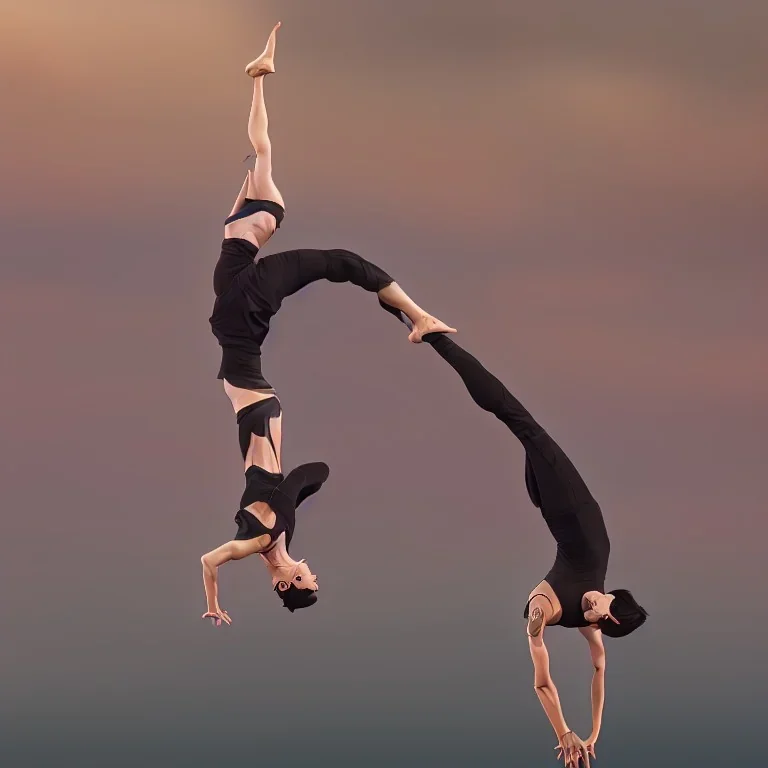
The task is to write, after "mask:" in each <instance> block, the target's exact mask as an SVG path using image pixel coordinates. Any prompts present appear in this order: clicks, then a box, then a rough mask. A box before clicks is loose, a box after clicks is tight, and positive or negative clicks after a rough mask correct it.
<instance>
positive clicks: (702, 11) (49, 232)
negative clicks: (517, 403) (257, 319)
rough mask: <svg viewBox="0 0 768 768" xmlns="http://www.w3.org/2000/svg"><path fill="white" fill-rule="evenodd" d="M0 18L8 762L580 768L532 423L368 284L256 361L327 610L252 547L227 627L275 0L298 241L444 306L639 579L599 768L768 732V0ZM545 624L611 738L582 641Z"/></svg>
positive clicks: (10, 3) (295, 315)
mask: <svg viewBox="0 0 768 768" xmlns="http://www.w3.org/2000/svg"><path fill="white" fill-rule="evenodd" d="M0 14H1V16H2V24H0V72H1V73H2V74H0V95H1V96H2V102H1V103H2V105H3V107H2V112H1V113H0V131H1V133H0V137H1V138H2V152H0V179H2V184H0V238H1V239H0V246H1V248H2V251H1V253H2V258H1V259H0V349H2V359H3V362H4V364H3V366H2V374H1V375H0V387H1V388H2V389H1V390H0V391H1V392H2V399H3V403H4V404H5V407H4V408H3V413H2V440H1V441H0V451H2V454H1V455H0V460H1V461H0V467H1V469H0V472H1V473H2V474H1V475H0V477H1V480H2V489H3V505H2V507H3V514H2V536H0V563H1V564H2V572H3V583H4V586H5V589H4V590H3V610H2V616H3V619H2V627H3V633H2V642H0V649H1V651H0V658H2V684H1V688H2V695H1V696H0V762H2V765H3V766H6V765H7V766H10V767H11V768H27V767H31V766H54V765H55V766H70V765H71V766H77V767H78V768H85V767H86V766H99V767H100V768H102V767H103V766H110V768H112V767H115V768H122V766H131V767H133V766H139V765H141V766H150V767H152V768H153V767H154V766H158V767H160V766H162V768H168V767H170V766H180V767H183V768H196V767H197V766H210V765H217V766H218V765H224V764H228V763H232V762H238V763H242V764H245V763H246V761H248V763H251V762H256V761H259V762H262V761H263V762H264V763H265V764H269V765H271V766H280V767H282V766H286V767H292V766H300V765H302V766H304V765H313V766H325V765H328V766H331V765H333V766H336V767H337V768H344V767H346V766H356V767H357V766H366V768H367V767H368V766H372V767H374V766H387V767H389V766H397V767H398V768H400V767H401V766H402V767H410V766H414V767H418V768H425V767H427V766H440V768H443V767H446V766H457V767H458V766H461V767H462V768H463V767H464V766H473V767H474V766H482V767H483V768H485V767H486V766H488V767H489V768H490V767H494V766H502V765H503V766H508V765H521V766H522V765H526V766H534V765H536V766H539V765H541V766H544V765H552V766H554V765H555V761H554V758H553V757H552V754H553V753H552V749H551V747H552V746H553V745H554V743H555V740H554V737H553V735H552V733H551V729H550V728H549V725H548V724H547V721H546V718H545V716H544V714H543V713H542V711H541V708H540V706H539V704H538V701H537V700H536V697H535V695H534V693H533V691H532V679H533V678H532V671H531V665H530V660H529V658H528V651H527V647H526V641H525V633H524V623H523V621H522V620H521V611H522V607H523V605H524V602H525V598H526V595H527V593H528V590H529V589H530V588H531V587H532V586H533V585H535V584H536V583H537V582H538V581H539V580H540V579H541V577H542V576H543V575H544V574H545V573H546V571H547V570H548V568H549V567H550V565H551V561H552V558H553V556H554V547H553V542H552V541H551V539H550V537H549V535H548V532H547V530H546V527H545V526H544V524H543V522H542V521H541V519H540V516H539V513H538V512H537V511H536V510H535V509H534V508H533V507H532V506H531V505H530V504H529V503H528V500H527V496H526V493H525V488H524V483H523V454H522V449H521V448H520V447H519V445H518V444H517V443H516V442H515V441H514V439H513V438H512V437H511V436H510V435H509V434H508V433H507V432H506V430H505V429H504V428H503V427H502V426H501V425H500V424H498V423H496V422H495V420H494V419H493V418H492V417H490V416H488V415H487V414H483V413H481V412H480V411H478V410H477V408H476V407H475V406H474V405H473V404H472V403H471V401H470V400H469V398H468V397H467V395H466V393H465V391H464V390H463V388H462V386H461V383H460V381H459V380H458V378H457V377H456V376H455V374H454V373H453V372H452V371H450V370H449V369H448V368H447V367H446V366H445V364H444V363H443V362H442V361H441V360H440V359H439V358H438V357H437V356H436V355H434V354H433V353H432V352H431V350H429V349H427V348H423V347H416V346H411V345H409V344H408V343H407V342H406V340H405V338H404V335H403V333H402V331H401V329H400V328H398V327H397V326H396V325H395V323H394V322H392V320H391V318H390V317H389V316H387V315H385V313H383V312H380V311H378V309H377V307H376V304H375V302H374V301H372V300H371V297H370V296H367V295H365V294H364V293H363V292H361V291H358V290H356V289H354V288H353V287H351V286H332V285H326V284H322V285H315V286H312V287H311V288H309V289H307V290H306V291H304V292H303V293H301V294H300V295H297V296H295V297H292V298H291V299H290V300H288V301H286V303H285V304H284V306H283V311H281V313H280V315H279V317H278V318H277V319H276V320H275V322H274V323H273V331H272V333H271V334H270V337H269V339H268V341H267V344H266V347H265V372H266V375H267V377H268V378H269V380H270V381H272V382H273V383H274V384H275V386H276V387H277V388H278V390H279V392H280V395H281V399H282V401H283V405H284V408H285V417H284V463H285V465H286V467H291V466H293V465H295V464H297V463H300V462H303V461H311V460H323V461H326V462H327V463H328V464H329V465H330V466H331V479H330V481H329V483H328V484H327V486H326V487H325V488H324V489H323V492H322V494H320V495H319V496H317V497H315V498H314V499H313V500H312V501H311V502H307V504H306V508H305V507H302V509H301V515H300V527H299V528H298V532H297V536H296V538H295V540H294V545H293V554H294V555H296V556H300V557H306V558H307V559H308V561H309V562H310V564H311V566H312V568H313V570H314V571H315V572H316V573H318V574H319V580H320V584H321V598H320V601H319V603H318V605H317V606H316V607H315V608H313V610H312V611H302V612H299V613H297V614H295V615H293V616H292V615H290V614H288V612H287V611H284V610H282V609H281V608H280V605H279V602H278V601H277V600H276V599H275V598H274V597H273V596H272V595H271V594H270V590H269V585H268V582H267V580H266V578H265V574H264V573H262V572H261V571H263V569H262V567H261V565H260V564H259V563H258V562H257V561H253V562H251V561H246V562H245V563H239V564H233V565H230V566H227V567H226V568H224V569H223V570H222V573H221V576H222V589H223V598H222V603H223V605H224V606H225V607H226V608H227V609H228V610H229V611H230V613H231V614H232V616H233V619H234V622H235V623H234V625H233V627H231V628H227V629H224V630H218V631H215V630H213V629H212V628H211V627H210V626H207V625H204V624H203V623H202V622H201V621H200V615H201V613H202V612H203V609H204V601H203V593H202V585H201V580H200V568H199V559H198V558H199V556H200V555H201V554H202V553H203V552H205V551H207V550H208V549H209V548H211V547H212V546H215V545H217V544H219V543H221V542H222V541H224V540H226V539H227V538H228V537H230V536H231V535H232V533H233V532H234V524H233V522H232V517H233V515H234V512H235V510H236V508H237V502H238V500H239V496H240V492H241V489H242V474H241V465H240V459H239V453H238V450H237V442H236V431H235V424H234V417H233V415H232V413H231V410H230V407H229V403H228V401H227V400H226V398H225V396H224V395H223V393H222V392H221V390H220V385H219V383H218V382H217V381H216V378H215V376H216V372H217V367H218V362H219V351H218V347H217V346H216V343H215V339H214V338H213V336H212V335H211V334H210V331H209V327H208V321H207V319H208V316H209V314H210V309H211V305H212V290H211V284H210V281H211V270H212V267H213V265H214V263H215V260H216V258H217V255H218V245H219V241H220V239H221V221H222V219H223V217H224V216H225V215H226V214H227V213H228V212H229V210H230V207H231V205H232V201H233V199H234V198H235V196H236V194H237V191H238V189H239V187H240V184H241V181H242V176H243V174H244V168H245V166H244V165H242V163H241V161H242V160H243V158H244V157H245V155H246V154H247V152H248V150H249V146H248V142H247V136H246V132H245V123H246V118H247V111H248V105H249V103H250V81H249V80H248V79H247V78H246V77H245V75H243V74H242V68H243V66H244V65H245V63H247V61H248V60H250V58H252V56H253V55H254V54H255V53H258V52H259V51H260V50H261V49H262V46H263V42H264V38H265V36H266V34H267V33H268V31H269V29H270V28H271V25H272V24H273V23H274V22H275V21H277V20H278V19H282V21H283V22H284V27H283V29H282V30H281V32H280V42H279V49H278V58H277V66H278V73H277V74H276V75H275V76H274V77H271V78H269V80H268V81H267V87H266V92H267V103H268V107H269V115H270V130H271V134H272V138H273V147H274V156H275V157H274V166H275V178H276V181H277V183H278V184H279V186H280V188H281V190H282V191H283V194H284V196H285V198H286V201H287V209H288V215H287V218H286V221H285V224H284V226H283V228H282V229H281V230H280V232H279V233H278V235H277V236H276V237H275V238H274V241H273V242H272V243H270V245H269V246H268V250H269V251H273V250H281V249H288V248H293V247H300V246H306V247H343V248H349V249H352V250H355V251H358V252H360V253H361V254H363V255H364V256H366V257H367V258H369V259H371V260H373V261H375V262H377V263H379V264H381V266H382V267H384V268H385V269H386V270H387V271H388V272H390V273H391V274H393V275H394V276H395V278H396V279H397V280H398V281H399V282H400V283H401V284H402V285H403V286H404V287H405V288H406V290H408V291H409V292H410V293H411V294H412V295H413V297H414V298H415V299H416V300H417V301H419V302H420V303H421V304H423V305H424V306H426V307H427V308H428V309H430V310H431V311H433V312H435V313H436V314H439V315H440V316H441V317H443V318H444V319H446V320H447V321H449V322H451V323H452V324H454V325H456V326H457V327H458V328H459V329H460V332H461V333H460V337H459V340H460V341H461V343H463V344H464V345H465V346H466V347H467V348H468V349H469V350H470V351H472V352H473V353H474V354H476V355H477V356H478V357H479V358H480V359H481V360H482V361H483V362H484V363H485V364H486V365H487V366H488V367H489V368H490V369H491V370H492V371H493V372H494V373H496V374H497V375H498V376H499V377H500V378H501V379H503V380H504V381H505V383H506V384H507V385H508V386H509V387H510V389H512V390H513V391H514V392H515V393H516V394H518V395H519V396H520V398H521V399H522V400H523V402H524V403H526V405H527V406H528V407H529V408H530V410H531V411H532V412H533V413H534V415H535V416H537V417H538V419H539V420H540V421H541V422H542V423H543V424H544V425H545V426H546V427H547V429H549V431H550V432H551V433H552V434H553V435H554V436H555V438H556V439H557V440H558V442H559V443H560V444H561V445H562V446H563V447H564V448H565V450H566V451H567V452H568V453H569V455H570V456H571V458H572V459H573V461H574V462H575V464H576V465H577V466H578V467H579V469H580V470H581V472H582V474H583V475H584V477H585V479H586V480H587V482H588V484H589V485H590V488H591V489H592V491H593V493H594V494H595V496H596V497H597V499H598V500H599V502H600V504H601V506H602V508H603V511H604V514H605V517H606V522H607V525H608V530H609V533H610V535H611V539H612V555H611V563H610V566H609V574H608V575H609V578H608V587H612V586H614V587H615V586H629V587H630V588H631V589H632V590H633V591H634V592H635V594H636V595H637V596H638V597H639V599H640V600H641V602H642V603H643V604H644V605H645V606H646V607H647V608H648V609H649V611H650V613H651V619H650V620H649V621H648V623H647V625H646V626H645V627H643V629H642V630H641V631H639V632H637V633H636V634H634V635H632V636H631V637H630V638H628V639H626V640H623V641H610V640H609V641H607V642H606V644H607V650H608V683H607V685H608V692H607V699H608V700H607V706H606V715H605V721H604V730H603V732H602V735H601V739H600V742H599V743H598V757H599V759H598V762H597V764H598V765H600V766H609V767H610V766H621V768H636V767H638V768H639V766H646V765H648V764H653V765H654V766H658V767H659V768H667V767H669V768H673V767H675V768H676V767H677V766H679V765H681V764H683V763H685V764H691V765H697V766H709V765H723V764H724V763H725V764H733V765H736V764H740V763H741V764H743V763H744V762H745V761H746V760H749V759H750V758H752V759H756V758H757V757H758V756H759V755H760V754H762V753H763V752H764V749H763V750H761V751H760V752H759V751H758V749H759V747H760V746H762V742H763V739H762V738H761V732H762V731H761V729H762V727H763V722H762V721H763V719H764V718H763V715H764V712H765V707H766V697H765V688H766V685H768V674H766V671H765V665H764V664H761V665H760V666H759V667H758V666H757V664H758V662H759V661H760V660H762V659H761V657H762V656H764V653H761V651H763V650H764V648H765V636H766V632H768V612H767V611H766V609H765V600H764V598H763V594H762V593H763V591H764V587H765V585H766V566H765V560H766V558H765V542H766V536H768V522H767V520H766V504H765V493H764V490H763V485H764V482H765V475H766V473H765V461H766V448H765V432H766V429H768V355H766V328H768V312H767V311H766V306H765V293H766V286H767V280H768V262H767V261H766V246H767V245H768V224H766V221H768V204H767V203H766V201H767V200H768V153H766V151H765V137H766V135H767V131H768V90H766V87H765V86H766V83H765V73H766V71H768V54H767V53H766V51H768V31H767V30H768V23H767V22H768V9H766V5H765V3H764V2H762V1H760V2H758V1H757V0H754V1H749V0H733V1H732V2H729V3H722V2H714V0H695V1H694V0H664V1H663V2H662V0H646V2H643V3H621V4H616V3H615V2H614V3H610V2H607V0H604V1H603V0H601V1H600V2H597V1H596V0H586V1H585V2H581V3H579V4H578V8H576V6H575V5H574V4H570V5H566V4H565V3H554V2H549V1H548V0H547V1H545V2H537V3H520V2H517V1H514V2H513V0H476V2H472V3H467V2H457V1H456V0H441V2H436V1H432V2H427V1H426V0H409V2H407V3H406V2H400V3H361V2H353V0H332V1H329V2H310V0H303V1H302V2H298V1H297V2H293V3H290V4H287V3H280V4H278V3H277V2H244V1H243V2H236V1H235V0H228V1H226V2H224V1H222V2H216V3H213V2H204V1H203V0H186V1H185V2H183V3H182V2H180V1H179V0H164V2H162V3H154V2H149V0H141V1H140V2H132V3H114V2H103V0H102V1H101V2H97V1H96V0H88V1H86V0H77V1H75V0H72V2H68V3H61V2H53V1H52V0H47V1H39V2H34V0H29V2H24V3H22V2H20V1H18V0H2V1H1V2H0ZM468 521H472V522H471V523H469V524H468ZM468 525H469V526H470V528H471V530H474V531H476V533H477V540H476V541H475V542H474V543H472V544H471V545H470V546H468V547H466V548H462V549H459V548H457V546H456V536H457V535H460V534H461V533H462V532H463V531H465V530H467V527H468ZM548 645H549V646H550V650H551V654H552V657H553V675H554V678H555V681H556V682H557V684H558V686H559V688H560V691H561V696H562V699H563V703H564V708H565V713H566V717H567V719H568V722H569V724H570V725H571V726H572V727H573V728H574V729H575V730H576V731H577V732H579V733H580V734H582V735H584V736H586V735H588V731H589V699H588V684H589V677H590V668H589V664H588V659H587V653H586V649H585V648H583V647H582V645H583V642H581V641H580V638H579V637H578V635H576V633H574V632H566V631H564V630H553V631H552V632H551V635H550V637H549V640H548Z"/></svg>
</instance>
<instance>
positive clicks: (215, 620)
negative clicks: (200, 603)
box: [203, 608, 232, 627]
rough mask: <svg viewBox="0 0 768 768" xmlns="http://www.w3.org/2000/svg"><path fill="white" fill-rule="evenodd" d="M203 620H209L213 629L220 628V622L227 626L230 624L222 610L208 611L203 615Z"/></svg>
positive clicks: (227, 616)
mask: <svg viewBox="0 0 768 768" xmlns="http://www.w3.org/2000/svg"><path fill="white" fill-rule="evenodd" d="M203 618H204V619H210V620H211V623H212V624H213V626H214V627H220V626H221V622H222V621H223V622H224V623H225V624H227V625H229V624H231V623H232V619H230V618H229V614H228V613H227V612H226V611H225V610H224V609H223V608H218V609H216V610H215V611H208V612H207V613H204V614H203Z"/></svg>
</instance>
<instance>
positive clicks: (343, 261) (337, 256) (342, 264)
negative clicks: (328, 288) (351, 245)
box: [325, 248, 362, 283]
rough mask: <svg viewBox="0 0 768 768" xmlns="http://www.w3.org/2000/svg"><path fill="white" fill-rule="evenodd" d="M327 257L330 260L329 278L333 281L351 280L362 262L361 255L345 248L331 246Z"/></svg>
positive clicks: (326, 253)
mask: <svg viewBox="0 0 768 768" xmlns="http://www.w3.org/2000/svg"><path fill="white" fill-rule="evenodd" d="M325 257H326V259H327V261H328V280H330V281H331V282H332V283H345V282H347V281H349V280H350V279H351V278H352V276H353V274H354V272H355V271H356V270H358V269H359V267H360V264H361V262H362V258H361V257H360V256H358V255H357V254H356V253H353V252H352V251H347V250H346V249H344V248H329V249H328V250H326V251H325Z"/></svg>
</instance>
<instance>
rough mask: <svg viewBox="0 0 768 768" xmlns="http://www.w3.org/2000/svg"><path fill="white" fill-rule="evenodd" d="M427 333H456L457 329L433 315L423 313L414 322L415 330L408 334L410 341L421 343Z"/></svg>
mask: <svg viewBox="0 0 768 768" xmlns="http://www.w3.org/2000/svg"><path fill="white" fill-rule="evenodd" d="M426 333H456V329H455V328H451V326H450V325H446V324H445V323H444V322H443V321H442V320H438V319H437V318H436V317H432V315H422V316H421V317H420V318H419V319H418V320H417V321H416V322H415V323H414V324H413V330H412V331H411V332H410V333H409V334H408V341H412V342H413V343H414V344H421V339H422V336H424V334H426Z"/></svg>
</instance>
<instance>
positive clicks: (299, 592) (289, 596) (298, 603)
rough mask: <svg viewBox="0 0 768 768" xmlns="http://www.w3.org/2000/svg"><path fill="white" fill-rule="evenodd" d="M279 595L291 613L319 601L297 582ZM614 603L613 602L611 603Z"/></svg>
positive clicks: (278, 592) (315, 594)
mask: <svg viewBox="0 0 768 768" xmlns="http://www.w3.org/2000/svg"><path fill="white" fill-rule="evenodd" d="M275 592H277V595H278V597H279V598H280V599H281V600H282V601H283V607H284V608H287V609H288V610H289V611H290V612H291V613H293V612H294V611H296V610H298V609H299V608H309V606H310V605H314V604H315V603H316V602H317V592H315V591H313V590H311V589H299V588H298V587H297V586H296V585H295V584H291V586H290V587H288V589H286V590H285V591H281V590H279V589H278V588H277V587H275ZM611 605H613V603H611Z"/></svg>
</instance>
